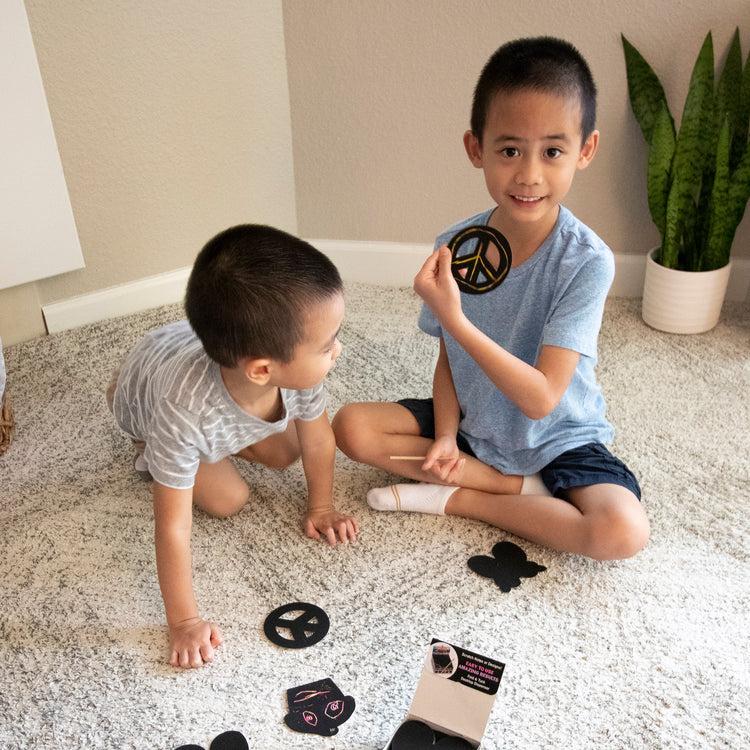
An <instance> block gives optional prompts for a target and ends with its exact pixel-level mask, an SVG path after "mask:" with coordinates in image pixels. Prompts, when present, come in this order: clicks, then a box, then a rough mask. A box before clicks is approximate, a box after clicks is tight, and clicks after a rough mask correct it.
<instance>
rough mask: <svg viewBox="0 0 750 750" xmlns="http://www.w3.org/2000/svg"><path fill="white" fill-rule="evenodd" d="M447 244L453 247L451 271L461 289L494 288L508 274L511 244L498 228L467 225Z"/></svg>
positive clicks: (474, 291) (470, 291) (482, 290)
mask: <svg viewBox="0 0 750 750" xmlns="http://www.w3.org/2000/svg"><path fill="white" fill-rule="evenodd" d="M472 241H473V242H472ZM467 243H470V244H468V245H467ZM464 246H466V247H464ZM448 247H449V248H450V251H451V272H452V273H453V278H454V279H455V280H456V283H457V284H458V288H459V289H460V290H461V291H462V292H466V293H468V294H484V293H485V292H491V291H492V290H493V289H496V288H497V287H498V286H500V284H502V283H503V281H504V280H505V277H506V276H507V275H508V271H509V270H510V266H511V262H512V256H511V252H510V245H509V244H508V240H506V239H505V237H504V236H503V235H502V234H501V233H500V232H498V231H497V229H493V228H492V227H488V226H473V227H467V228H466V229H463V230H461V231H460V232H459V233H458V234H457V235H455V236H454V237H453V238H452V239H451V241H450V242H449V243H448Z"/></svg>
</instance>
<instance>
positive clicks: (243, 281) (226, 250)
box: [185, 224, 343, 367]
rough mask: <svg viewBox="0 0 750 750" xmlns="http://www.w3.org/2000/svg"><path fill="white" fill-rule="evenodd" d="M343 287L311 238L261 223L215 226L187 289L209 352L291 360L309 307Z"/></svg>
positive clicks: (218, 357) (223, 357) (219, 356)
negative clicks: (221, 228) (218, 231)
mask: <svg viewBox="0 0 750 750" xmlns="http://www.w3.org/2000/svg"><path fill="white" fill-rule="evenodd" d="M341 293H343V284H342V281H341V276H340V275H339V272H338V270H337V268H336V266H335V265H334V264H333V263H332V262H331V261H330V259H329V258H327V257H326V256H325V255H323V253H321V252H320V251H319V250H316V249H315V248H314V247H313V246H312V245H310V244H309V243H307V242H305V241H304V240H301V239H299V238H298V237H295V236H293V235H291V234H287V233H286V232H283V231H281V230H280V229H274V228H273V227H268V226H262V225H258V224H241V225H239V226H236V227H231V228H230V229H226V230H225V231H223V232H220V233H219V234H217V235H216V237H214V238H213V239H211V240H209V242H208V243H207V244H206V245H205V247H204V248H203V249H202V250H201V251H200V253H198V257H197V258H196V260H195V263H194V265H193V269H192V271H191V272H190V278H189V279H188V284H187V293H186V295H185V310H186V312H187V317H188V320H189V321H190V325H191V326H192V327H193V330H194V331H195V333H196V334H197V336H198V338H199V339H200V340H201V343H202V344H203V347H204V348H205V350H206V353H207V354H208V356H209V357H211V359H213V360H214V361H216V362H218V363H219V364H220V365H222V366H224V367H235V366H236V365H237V364H238V363H239V361H240V360H241V359H244V358H247V357H269V358H270V359H275V360H278V361H281V362H289V361H291V360H292V359H293V357H294V350H295V348H296V347H297V345H298V344H299V343H300V342H301V341H302V340H303V338H304V336H305V324H306V319H307V313H308V311H309V310H310V308H311V307H313V306H314V305H316V304H319V303H321V302H323V301H324V300H327V299H330V298H331V297H334V296H335V295H337V294H341Z"/></svg>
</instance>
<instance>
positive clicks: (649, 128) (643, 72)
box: [621, 35, 674, 144]
mask: <svg viewBox="0 0 750 750" xmlns="http://www.w3.org/2000/svg"><path fill="white" fill-rule="evenodd" d="M621 36H622V35H621ZM622 48H623V51H624V53H625V70H626V73H627V78H628V94H629V96H630V106H631V108H632V110H633V114H634V115H635V119H636V120H637V122H638V125H639V126H640V128H641V132H642V133H643V137H644V138H645V139H646V143H648V144H650V143H651V134H652V132H653V130H654V126H655V124H656V119H657V117H659V115H660V112H661V110H662V107H666V108H667V112H669V105H668V104H667V97H666V95H665V94H664V87H663V86H662V85H661V81H659V78H658V77H657V75H656V73H654V71H653V68H652V67H651V66H650V65H649V64H648V63H647V62H646V60H645V59H644V57H643V55H641V53H640V52H639V51H638V50H637V49H636V48H635V47H634V46H633V45H632V44H631V43H630V42H629V41H628V40H627V39H626V38H625V36H622ZM669 120H670V123H671V124H672V132H674V120H673V119H672V116H671V115H670V116H669Z"/></svg>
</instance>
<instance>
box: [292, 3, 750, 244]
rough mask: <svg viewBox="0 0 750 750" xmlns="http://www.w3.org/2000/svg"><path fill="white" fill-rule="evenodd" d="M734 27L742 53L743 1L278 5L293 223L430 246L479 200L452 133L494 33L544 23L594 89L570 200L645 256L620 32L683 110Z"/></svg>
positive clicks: (497, 37) (635, 140)
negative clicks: (590, 156) (709, 40)
mask: <svg viewBox="0 0 750 750" xmlns="http://www.w3.org/2000/svg"><path fill="white" fill-rule="evenodd" d="M738 25H739V26H740V33H741V41H742V43H743V50H744V52H745V54H747V51H748V49H750V2H748V0H721V2H719V3H707V2H705V0H673V1H671V2H667V1H666V0H628V1H627V2H613V1H608V2H602V1H601V0H527V2H523V3H512V2H508V1H507V0H368V1H367V2H363V1H353V0H314V1H313V2H310V1H306V0H284V30H285V36H286V45H287V64H288V71H289V89H290V95H291V102H292V132H293V142H294V165H295V181H296V196H297V216H298V220H299V230H300V232H301V233H302V234H303V235H305V236H307V237H316V238H338V239H359V240H372V239H378V240H391V241H403V242H432V240H433V239H434V236H435V235H436V234H437V232H438V230H440V229H442V228H444V227H445V226H447V225H448V224H450V223H451V222H453V221H455V220H457V219H459V218H462V217H465V216H470V215H471V214H472V213H475V212H477V211H479V210H481V209H483V208H485V207H488V206H489V205H490V204H489V198H488V196H487V194H486V191H485V188H484V182H483V179H482V175H481V172H478V171H476V170H475V169H474V168H473V167H472V166H471V165H470V164H469V162H468V160H467V158H466V156H465V153H464V150H463V145H462V140H461V139H462V136H463V133H464V131H465V130H466V128H467V127H468V120H469V109H470V104H471V96H472V92H473V88H474V85H475V83H476V79H477V77H478V75H479V72H480V70H481V68H482V66H483V65H484V63H485V62H486V60H487V58H488V57H489V55H490V54H492V52H494V50H495V49H496V48H497V47H498V46H499V45H500V44H501V43H503V42H505V41H508V40H510V39H513V38H516V37H520V36H529V35H540V34H550V35H555V36H560V37H564V38H566V39H568V40H570V41H571V42H573V43H574V44H575V45H576V46H578V47H579V48H580V50H581V51H582V52H583V54H584V55H585V56H586V58H587V59H588V61H589V63H590V65H591V67H592V69H593V72H594V77H595V79H596V81H597V84H598V88H599V119H598V127H599V129H600V130H601V134H602V136H601V145H600V149H599V153H598V155H597V156H596V158H595V160H594V162H593V163H592V165H591V166H590V167H589V168H588V169H587V170H586V171H585V172H582V173H580V175H579V176H578V177H577V178H576V182H574V185H573V190H572V192H571V194H570V196H569V199H568V200H567V201H566V203H567V205H568V206H569V207H570V208H571V209H572V210H573V211H574V212H576V213H577V214H578V215H579V216H580V218H582V219H583V220H584V221H586V222H587V223H589V224H590V225H591V226H592V227H593V228H594V229H595V230H596V231H598V232H599V233H600V234H601V235H602V236H603V237H604V238H605V239H606V240H607V241H608V242H609V244H610V245H611V247H612V249H613V250H614V251H615V252H617V253H641V252H643V253H644V254H645V251H646V250H647V249H648V248H650V247H653V246H654V245H656V244H658V233H657V231H656V229H655V228H654V227H653V225H652V224H651V221H650V218H649V215H648V207H647V203H646V195H645V177H644V164H645V154H646V152H645V146H644V143H643V140H642V137H641V134H640V130H639V129H638V126H637V124H636V122H635V119H634V118H633V116H632V114H631V112H630V108H629V103H628V99H627V90H626V79H625V66H624V62H623V54H622V47H621V42H620V33H621V32H623V33H624V34H625V35H626V36H627V37H628V39H630V41H632V42H633V43H634V44H635V45H636V47H638V48H639V49H640V50H641V51H642V52H643V54H644V56H645V57H646V58H647V59H648V60H649V62H651V64H652V65H653V66H654V67H655V69H656V70H657V71H658V72H659V74H660V76H661V77H662V78H663V80H664V82H665V87H666V89H667V91H668V96H669V97H670V101H671V103H672V108H673V112H674V111H677V112H678V113H679V112H681V109H682V103H683V102H684V98H685V94H686V92H687V84H688V79H689V75H690V71H691V70H692V66H693V63H694V60H695V57H696V56H697V54H698V50H699V49H700V46H701V43H702V41H703V38H704V36H705V34H706V32H707V31H708V30H709V29H712V30H713V32H714V44H715V48H716V56H717V58H719V57H720V59H721V60H722V62H723V57H724V54H725V51H726V49H727V47H728V45H729V42H730V39H731V34H732V33H733V31H734V29H735V27H736V26H738ZM748 214H750V211H748ZM741 229H742V231H741V233H740V235H738V241H737V242H736V243H735V248H736V255H737V256H744V257H750V218H748V217H746V218H745V220H744V224H743V226H742V227H741Z"/></svg>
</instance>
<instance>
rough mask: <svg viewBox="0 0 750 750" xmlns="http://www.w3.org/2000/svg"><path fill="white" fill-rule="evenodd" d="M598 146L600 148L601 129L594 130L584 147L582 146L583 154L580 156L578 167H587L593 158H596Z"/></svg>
mask: <svg viewBox="0 0 750 750" xmlns="http://www.w3.org/2000/svg"><path fill="white" fill-rule="evenodd" d="M597 148H599V131H598V130H592V131H591V135H590V136H589V137H588V138H587V139H586V141H585V142H584V144H583V148H581V154H580V156H579V157H578V164H576V168H577V169H586V167H588V165H589V164H591V160H592V159H593V158H594V154H595V153H596V149H597Z"/></svg>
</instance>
